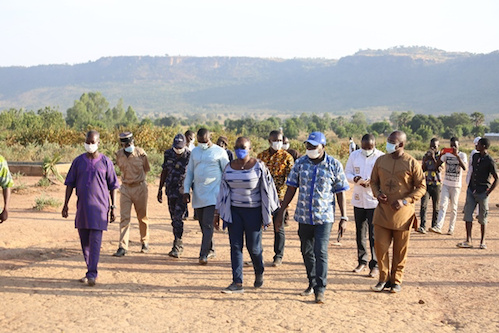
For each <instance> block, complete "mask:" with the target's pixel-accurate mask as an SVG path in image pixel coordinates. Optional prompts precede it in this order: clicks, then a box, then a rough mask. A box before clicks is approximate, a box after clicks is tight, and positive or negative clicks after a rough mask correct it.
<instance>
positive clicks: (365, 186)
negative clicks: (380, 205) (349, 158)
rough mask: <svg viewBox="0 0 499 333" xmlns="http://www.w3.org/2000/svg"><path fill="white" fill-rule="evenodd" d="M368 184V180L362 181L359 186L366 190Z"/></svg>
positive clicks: (369, 182)
mask: <svg viewBox="0 0 499 333" xmlns="http://www.w3.org/2000/svg"><path fill="white" fill-rule="evenodd" d="M369 184H371V180H370V179H363V180H362V183H360V186H362V187H364V188H368V187H369Z"/></svg>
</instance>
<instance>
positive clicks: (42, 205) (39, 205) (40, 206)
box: [34, 195, 62, 210]
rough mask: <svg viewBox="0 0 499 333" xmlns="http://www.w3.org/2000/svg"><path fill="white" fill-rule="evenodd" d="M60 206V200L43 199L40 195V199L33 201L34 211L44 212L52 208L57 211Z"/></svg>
mask: <svg viewBox="0 0 499 333" xmlns="http://www.w3.org/2000/svg"><path fill="white" fill-rule="evenodd" d="M61 205H62V202H61V201H60V200H57V199H55V198H52V197H45V196H44V195H42V196H41V197H37V198H36V199H35V207H34V208H35V209H36V210H45V209H47V208H49V207H50V208H54V209H57V208H59V206H61Z"/></svg>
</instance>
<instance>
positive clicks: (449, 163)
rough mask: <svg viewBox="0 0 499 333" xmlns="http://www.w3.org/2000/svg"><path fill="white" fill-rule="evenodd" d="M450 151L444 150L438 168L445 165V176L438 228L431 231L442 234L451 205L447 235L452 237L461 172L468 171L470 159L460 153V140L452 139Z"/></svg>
mask: <svg viewBox="0 0 499 333" xmlns="http://www.w3.org/2000/svg"><path fill="white" fill-rule="evenodd" d="M450 147H451V148H450V149H449V148H447V149H449V150H451V152H450V151H449V152H445V150H446V149H443V150H442V154H441V155H440V159H439V160H438V166H440V165H442V164H443V163H445V176H444V180H443V182H442V192H441V193H440V208H439V211H438V218H437V225H436V227H431V228H430V229H429V230H430V231H432V232H434V233H437V234H441V233H442V226H443V224H444V220H445V214H446V213H447V207H448V206H449V204H450V207H451V215H450V221H449V231H448V232H447V235H452V234H453V233H454V226H455V224H456V218H457V204H458V202H459V194H460V193H461V186H462V181H461V172H462V170H464V171H466V165H467V164H468V159H467V157H466V154H465V153H463V152H460V151H459V139H458V138H456V137H452V138H451V139H450Z"/></svg>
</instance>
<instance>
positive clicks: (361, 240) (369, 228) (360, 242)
mask: <svg viewBox="0 0 499 333" xmlns="http://www.w3.org/2000/svg"><path fill="white" fill-rule="evenodd" d="M353 214H354V216H355V230H356V235H357V257H358V259H359V265H360V264H364V265H367V260H368V259H369V255H368V253H367V244H366V236H367V235H369V250H370V252H371V260H370V261H369V268H370V269H373V268H374V267H377V266H378V260H377V259H376V251H375V250H374V225H373V215H374V208H373V209H364V208H358V207H354V208H353Z"/></svg>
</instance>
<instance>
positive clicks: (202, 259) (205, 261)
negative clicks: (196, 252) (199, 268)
mask: <svg viewBox="0 0 499 333" xmlns="http://www.w3.org/2000/svg"><path fill="white" fill-rule="evenodd" d="M199 264H200V265H207V264H208V257H206V256H202V257H199Z"/></svg>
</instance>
